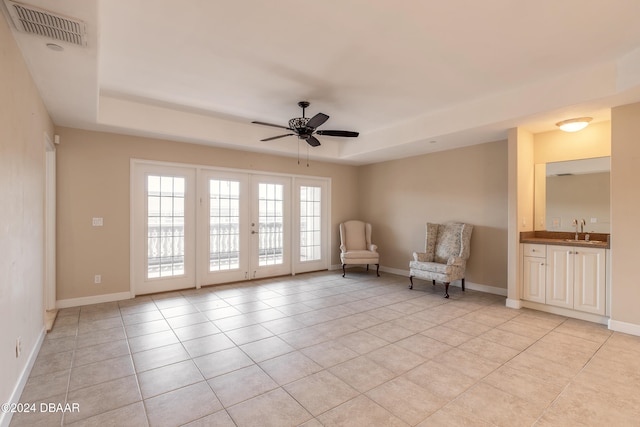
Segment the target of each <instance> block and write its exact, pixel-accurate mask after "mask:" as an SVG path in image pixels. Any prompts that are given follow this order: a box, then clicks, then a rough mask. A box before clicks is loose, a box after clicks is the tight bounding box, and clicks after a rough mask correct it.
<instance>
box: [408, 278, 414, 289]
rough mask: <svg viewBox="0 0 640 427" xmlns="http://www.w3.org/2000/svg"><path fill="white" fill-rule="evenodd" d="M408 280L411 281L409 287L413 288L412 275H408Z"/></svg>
mask: <svg viewBox="0 0 640 427" xmlns="http://www.w3.org/2000/svg"><path fill="white" fill-rule="evenodd" d="M409 281H410V282H411V286H409V289H413V276H409Z"/></svg>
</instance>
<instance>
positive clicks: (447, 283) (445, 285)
mask: <svg viewBox="0 0 640 427" xmlns="http://www.w3.org/2000/svg"><path fill="white" fill-rule="evenodd" d="M444 297H445V298H449V282H444Z"/></svg>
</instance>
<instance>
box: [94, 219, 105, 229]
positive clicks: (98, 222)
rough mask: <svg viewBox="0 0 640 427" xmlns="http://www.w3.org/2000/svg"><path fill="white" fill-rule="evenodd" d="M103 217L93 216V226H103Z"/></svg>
mask: <svg viewBox="0 0 640 427" xmlns="http://www.w3.org/2000/svg"><path fill="white" fill-rule="evenodd" d="M102 224H103V222H102V218H93V226H94V227H102Z"/></svg>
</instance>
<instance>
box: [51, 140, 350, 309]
mask: <svg viewBox="0 0 640 427" xmlns="http://www.w3.org/2000/svg"><path fill="white" fill-rule="evenodd" d="M57 132H58V134H59V135H60V140H61V143H60V145H59V147H58V153H57V156H58V157H57V161H58V162H57V170H58V216H57V218H58V230H57V231H58V241H57V255H58V290H57V299H58V300H66V299H73V298H80V297H88V296H94V295H102V294H109V293H117V292H128V291H129V264H130V260H129V215H130V213H129V185H130V181H129V163H130V159H131V158H137V159H148V160H160V161H171V162H179V163H189V164H196V165H208V166H218V167H226V168H238V169H245V170H257V171H265V172H277V173H288V174H298V175H312V176H320V177H329V178H331V180H332V187H331V196H332V201H331V218H332V224H331V227H332V230H336V232H335V233H334V234H333V235H332V239H333V242H332V243H333V245H332V249H331V263H332V264H338V263H339V262H340V261H339V256H338V246H339V243H338V234H337V230H338V224H339V223H340V222H342V221H345V220H347V219H351V218H354V217H357V216H358V205H357V197H356V194H357V185H358V175H357V167H355V166H346V165H336V164H330V163H322V162H315V161H313V160H312V161H311V162H310V167H306V164H301V165H298V164H297V161H296V159H295V158H289V157H279V156H271V155H266V154H259V153H251V152H243V151H235V150H228V149H222V148H213V147H207V146H203V145H195V144H185V143H180V142H173V141H166V140H159V139H148V138H139V137H133V136H125V135H117V134H110V133H100V132H90V131H83V130H78V129H70V128H59V129H57ZM292 149H295V146H292ZM93 217H102V218H104V226H103V227H92V225H91V219H92V218H93ZM94 274H101V275H102V283H101V284H100V285H95V284H94V283H93V277H94Z"/></svg>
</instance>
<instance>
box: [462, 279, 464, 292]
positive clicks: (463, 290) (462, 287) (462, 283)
mask: <svg viewBox="0 0 640 427" xmlns="http://www.w3.org/2000/svg"><path fill="white" fill-rule="evenodd" d="M462 292H464V277H463V278H462Z"/></svg>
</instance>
